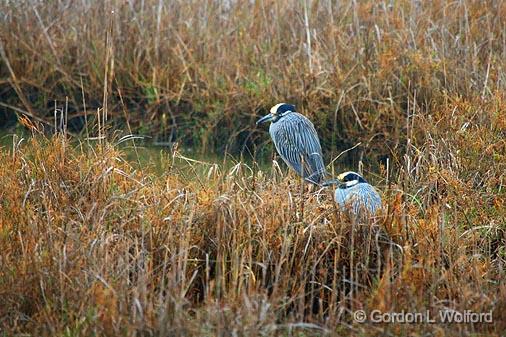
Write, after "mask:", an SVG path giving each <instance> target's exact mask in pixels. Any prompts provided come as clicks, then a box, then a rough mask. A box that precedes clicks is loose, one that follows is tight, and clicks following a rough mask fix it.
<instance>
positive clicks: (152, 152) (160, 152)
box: [0, 128, 271, 179]
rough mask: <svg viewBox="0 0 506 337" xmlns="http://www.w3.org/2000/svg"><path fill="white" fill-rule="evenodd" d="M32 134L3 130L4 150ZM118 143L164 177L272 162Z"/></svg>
mask: <svg viewBox="0 0 506 337" xmlns="http://www.w3.org/2000/svg"><path fill="white" fill-rule="evenodd" d="M30 137H32V136H31V134H29V133H28V132H26V131H25V130H24V129H18V128H16V129H15V130H11V131H5V130H4V131H0V148H1V149H2V150H4V151H11V150H12V148H13V143H16V144H19V146H20V147H23V146H25V145H26V143H27V141H29V139H30ZM111 142H112V143H113V144H116V148H117V149H118V150H120V151H121V153H122V156H121V157H122V158H124V159H125V160H126V161H128V162H129V163H131V165H132V166H134V167H135V168H138V169H147V168H149V169H151V171H152V172H155V173H157V174H163V173H164V172H165V171H166V170H168V169H171V170H176V172H178V173H179V174H181V175H182V176H187V177H188V179H190V177H191V176H193V177H195V175H198V176H201V175H205V174H207V173H208V172H209V169H210V168H211V167H213V166H218V167H219V168H220V170H222V171H227V170H229V169H231V168H232V167H233V166H234V165H236V164H237V163H239V162H241V163H244V164H246V165H248V166H250V167H255V168H256V169H262V170H264V169H269V168H270V165H271V161H270V160H268V159H262V160H258V161H256V160H254V159H253V158H252V157H251V156H248V157H245V156H243V157H242V158H241V157H237V156H233V155H231V154H216V153H202V151H198V150H194V149H191V148H178V149H177V152H176V151H174V149H173V148H172V146H159V145H153V144H150V143H149V142H148V141H145V140H142V139H133V140H126V141H121V142H119V141H117V140H116V141H111ZM71 143H72V144H74V145H75V146H76V147H77V146H83V147H86V146H91V147H94V146H96V145H97V141H96V140H93V141H86V140H72V139H71Z"/></svg>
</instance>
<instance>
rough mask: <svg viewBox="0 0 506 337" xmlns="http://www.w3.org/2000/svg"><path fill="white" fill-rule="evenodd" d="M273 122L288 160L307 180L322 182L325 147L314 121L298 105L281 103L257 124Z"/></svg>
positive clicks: (271, 129) (273, 132) (279, 146)
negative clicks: (296, 107) (299, 109)
mask: <svg viewBox="0 0 506 337" xmlns="http://www.w3.org/2000/svg"><path fill="white" fill-rule="evenodd" d="M267 121H271V125H270V127H269V133H270V135H271V138H272V141H273V143H274V146H275V147H276V150H277V151H278V153H279V155H280V156H281V158H283V160H284V161H285V163H286V164H287V165H288V166H289V167H290V168H291V169H293V170H294V171H295V172H297V174H299V175H300V176H301V177H303V178H304V179H305V180H306V181H308V182H310V183H313V184H316V185H320V184H321V183H322V182H323V181H324V179H325V175H326V171H325V165H324V164H323V156H322V148H321V146H320V140H319V139H318V134H317V133H316V130H315V128H314V125H313V123H311V121H310V120H309V119H307V117H305V116H303V115H301V114H300V113H298V112H296V111H295V106H293V105H291V104H286V103H279V104H276V105H275V106H273V107H272V108H271V110H270V113H269V114H268V115H265V116H264V117H262V118H260V119H259V120H258V121H257V125H258V124H261V123H264V122H267Z"/></svg>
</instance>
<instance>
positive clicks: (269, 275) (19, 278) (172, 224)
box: [0, 102, 506, 336]
mask: <svg viewBox="0 0 506 337" xmlns="http://www.w3.org/2000/svg"><path fill="white" fill-rule="evenodd" d="M454 104H455V106H454V108H453V109H452V110H451V111H441V116H439V117H435V119H434V120H432V119H431V120H418V121H417V122H418V123H420V124H424V123H426V124H425V125H424V127H426V128H427V141H426V142H425V143H424V144H422V145H420V146H419V147H413V146H411V147H409V149H410V150H409V151H408V152H407V153H406V154H405V155H404V156H403V157H402V158H399V161H400V164H399V165H397V166H396V167H395V168H391V169H390V172H388V173H387V172H383V173H382V174H380V175H378V177H377V178H376V179H373V180H375V182H376V185H377V186H378V188H379V189H380V190H381V191H382V195H383V199H384V204H385V206H384V209H383V212H382V213H381V214H380V215H378V217H377V218H375V219H372V220H371V221H370V222H369V223H354V222H353V221H352V220H350V219H348V218H347V217H346V216H345V215H343V214H341V213H340V212H338V211H337V210H336V208H335V205H334V203H333V201H332V199H331V193H332V191H330V190H323V191H314V192H313V191H308V190H307V189H304V188H301V186H302V185H301V182H300V181H299V180H298V179H296V178H295V177H293V176H290V175H289V176H286V175H284V174H283V173H282V170H280V169H279V166H277V165H273V167H272V169H270V170H268V171H261V170H259V169H258V168H256V166H254V167H249V166H247V165H245V164H242V163H237V164H235V165H234V166H232V168H231V169H229V170H227V171H224V170H223V166H221V165H218V164H206V163H198V162H193V161H189V160H188V159H185V157H182V156H181V155H180V154H178V153H177V152H174V153H172V154H167V155H166V158H164V159H162V169H163V172H164V173H163V174H162V175H159V174H155V173H154V170H153V169H152V168H150V167H143V168H139V167H136V166H135V165H133V164H131V163H129V162H127V161H125V160H124V155H123V154H122V153H121V151H119V150H118V149H117V147H116V146H114V145H113V144H112V143H108V142H105V141H104V142H103V143H102V144H101V145H99V146H88V145H87V144H86V143H83V144H82V145H80V146H75V145H71V143H69V142H68V141H66V140H65V138H64V137H63V136H56V137H53V138H52V139H45V138H41V137H40V136H39V137H34V138H32V139H31V140H30V141H28V143H27V144H24V143H19V142H18V143H14V145H13V147H12V148H11V149H6V148H4V149H2V151H1V152H0V157H1V158H0V163H1V165H0V186H2V189H1V190H0V200H1V201H0V246H1V247H2V249H1V251H0V261H1V263H0V318H1V320H0V326H1V328H2V330H3V331H5V332H6V333H7V334H8V335H10V334H14V333H30V334H34V335H48V336H49V335H51V336H54V335H64V336H89V335H111V336H117V335H139V334H140V335H196V336H200V335H225V336H228V335H236V334H237V335H251V336H254V335H258V334H264V335H283V336H284V335H291V334H296V335H297V334H301V335H321V334H328V335H332V334H337V335H339V334H343V333H352V334H357V335H375V334H379V333H387V334H392V335H397V334H403V335H407V334H410V333H430V334H437V335H442V334H449V335H451V334H453V335H459V336H460V335H470V334H473V333H490V334H494V335H500V334H501V333H502V332H504V331H505V330H504V329H505V328H506V325H505V322H506V317H505V316H504V312H505V308H506V300H505V299H506V286H505V285H504V277H505V273H504V264H505V259H506V252H505V220H504V219H505V217H506V211H505V209H506V208H505V207H504V206H505V200H506V198H505V186H504V185H505V184H504V179H505V169H506V167H505V166H506V164H505V163H506V160H505V158H504V154H505V149H504V146H505V144H504V137H502V136H501V134H500V133H497V130H498V128H499V126H500V125H502V127H504V123H505V120H504V114H500V113H498V112H499V111H504V110H503V108H501V107H499V106H497V105H496V104H491V105H485V106H483V113H482V114H480V115H479V116H478V115H476V113H475V111H474V109H473V108H471V107H469V105H468V104H467V103H466V102H454ZM452 111H453V112H454V113H453V114H452ZM455 111H459V113H458V114H457V113H455ZM472 116H475V118H477V119H480V120H481V119H483V121H482V123H477V121H476V120H473V117H472ZM467 119H469V120H470V122H469V123H470V124H469V125H467V126H466V127H463V126H462V121H463V120H467ZM485 120H486V122H485ZM438 123H441V124H443V125H445V130H443V131H441V130H440V127H438V126H437V125H438ZM430 125H436V126H433V127H432V128H431V127H430ZM181 160H183V161H186V162H187V164H186V166H185V167H183V168H182V167H181V165H178V161H181ZM197 172H199V173H198V174H197ZM359 309H363V310H365V311H366V312H368V313H370V312H372V310H380V311H381V312H400V311H403V310H404V311H407V312H408V311H409V312H425V310H429V311H430V313H431V315H433V317H439V316H438V315H439V311H440V310H457V311H459V312H464V311H465V310H470V311H473V312H490V311H492V313H493V319H494V322H493V323H476V324H442V323H440V322H438V323H434V324H432V323H431V324H428V323H419V324H378V323H372V322H366V323H356V322H354V321H353V319H352V313H353V312H354V311H355V310H359Z"/></svg>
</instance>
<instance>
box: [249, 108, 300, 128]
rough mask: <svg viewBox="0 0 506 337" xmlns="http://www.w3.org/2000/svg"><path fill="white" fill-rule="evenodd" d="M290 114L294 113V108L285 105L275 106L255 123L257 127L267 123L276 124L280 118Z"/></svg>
mask: <svg viewBox="0 0 506 337" xmlns="http://www.w3.org/2000/svg"><path fill="white" fill-rule="evenodd" d="M290 112H295V106H293V105H291V104H286V103H279V104H276V105H275V106H273V107H272V108H271V110H270V113H269V114H267V115H265V116H263V117H262V118H260V119H259V120H258V121H257V125H258V124H262V123H265V122H268V121H271V122H272V123H276V122H277V121H278V120H279V119H280V118H281V117H283V116H285V115H286V114H289V113H290Z"/></svg>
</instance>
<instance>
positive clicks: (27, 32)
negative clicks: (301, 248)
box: [0, 0, 506, 165]
mask: <svg viewBox="0 0 506 337" xmlns="http://www.w3.org/2000/svg"><path fill="white" fill-rule="evenodd" d="M0 13H2V16H1V21H0V24H1V27H0V28H1V29H0V40H1V41H2V42H1V46H2V50H3V51H4V52H3V54H2V61H3V62H2V66H1V67H0V74H1V76H2V77H1V82H0V88H1V91H0V95H1V101H2V102H0V103H1V108H2V109H3V115H4V116H13V114H14V112H17V113H18V114H22V113H25V114H26V113H28V114H30V115H31V116H33V117H32V118H38V119H39V120H41V121H43V122H42V123H43V125H45V127H46V131H49V132H50V131H51V127H50V126H51V125H52V124H53V123H52V118H51V117H52V116H53V112H54V106H55V103H56V105H57V106H58V107H60V108H61V107H65V105H66V104H67V105H68V110H69V116H68V118H69V131H74V132H80V133H81V134H86V130H85V128H84V125H85V119H86V118H87V117H90V118H91V119H94V118H95V115H96V114H95V111H96V110H97V109H98V108H100V109H102V110H103V114H102V118H104V117H107V118H106V119H108V120H109V123H110V124H111V125H112V126H113V127H115V128H117V127H121V128H122V129H125V130H129V132H130V133H135V134H145V135H150V136H152V137H153V139H154V140H155V141H159V142H173V141H179V142H180V143H184V145H185V146H190V147H194V148H195V149H198V150H199V151H202V152H203V153H210V152H212V151H217V152H218V153H223V152H231V153H234V154H238V153H244V152H246V153H248V151H250V152H255V151H258V152H259V155H262V156H264V157H266V156H268V152H267V153H265V152H266V151H265V149H266V146H265V145H266V144H268V142H267V141H266V138H265V137H264V134H263V133H262V132H258V131H256V130H254V127H253V126H254V121H255V120H256V119H257V117H258V116H259V115H260V114H262V113H264V112H266V110H267V109H268V108H269V107H270V106H272V105H274V104H275V103H277V102H280V101H289V102H293V103H294V104H295V105H296V106H297V107H298V109H299V110H300V112H302V113H304V114H306V115H308V116H309V117H310V118H311V120H313V121H314V122H315V124H316V126H317V129H318V132H319V133H320V135H321V137H322V139H323V140H324V141H323V146H324V150H325V153H326V156H327V158H333V157H335V156H336V155H337V154H338V153H339V152H340V151H342V150H344V149H347V148H349V147H351V146H353V145H355V144H356V143H358V142H361V143H362V147H360V148H358V149H357V151H356V153H353V154H352V155H353V157H361V158H362V159H363V160H364V161H366V162H367V161H368V162H372V163H375V162H376V160H377V159H378V158H383V157H386V156H390V155H391V153H390V152H397V153H399V152H403V151H405V150H406V146H405V145H406V142H407V137H408V133H407V131H408V130H407V128H409V122H408V121H407V119H409V116H416V115H418V114H422V115H426V116H427V115H434V114H438V110H440V108H442V109H445V110H446V108H448V107H451V106H452V104H451V101H452V100H457V99H459V100H464V101H467V102H468V103H469V104H471V105H472V106H474V107H475V108H478V107H479V106H480V105H481V102H482V100H486V101H489V100H491V99H493V98H494V97H496V96H500V98H501V100H502V99H504V91H505V89H506V87H505V81H506V78H505V75H504V74H505V72H504V69H505V63H504V62H505V60H506V43H505V41H506V35H505V34H506V33H505V32H506V29H505V23H504V20H502V18H504V17H505V16H506V6H505V4H504V2H503V1H484V2H474V1H457V2H450V3H449V2H447V1H430V2H429V1H407V0H406V1H404V0H402V1H394V2H391V1H378V2H375V1H360V2H357V1H339V2H335V3H334V2H332V1H327V0H325V1H310V0H304V1H292V0H283V1H256V2H251V1H243V0H240V1H228V2H227V1H205V2H204V3H201V2H200V1H179V0H173V1H169V2H165V1H155V0H143V1H112V0H111V1H101V2H96V1H79V2H78V3H72V5H70V3H68V1H50V2H40V1H16V2H12V1H7V2H2V4H0ZM6 64H9V67H6V66H5V65H6ZM67 100H68V102H67V103H66V101H67ZM13 109H18V110H13ZM19 109H21V111H22V112H20V110H19ZM23 111H24V112H23ZM90 122H91V121H90ZM93 123H94V124H96V123H97V122H96V121H95V122H93ZM413 126H414V127H413V128H409V129H410V130H409V136H410V137H412V141H413V142H415V141H419V142H423V140H424V139H423V138H424V132H423V130H422V129H420V128H418V126H417V125H416V124H413ZM352 164H354V165H356V164H357V161H356V160H355V161H353V162H352Z"/></svg>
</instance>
